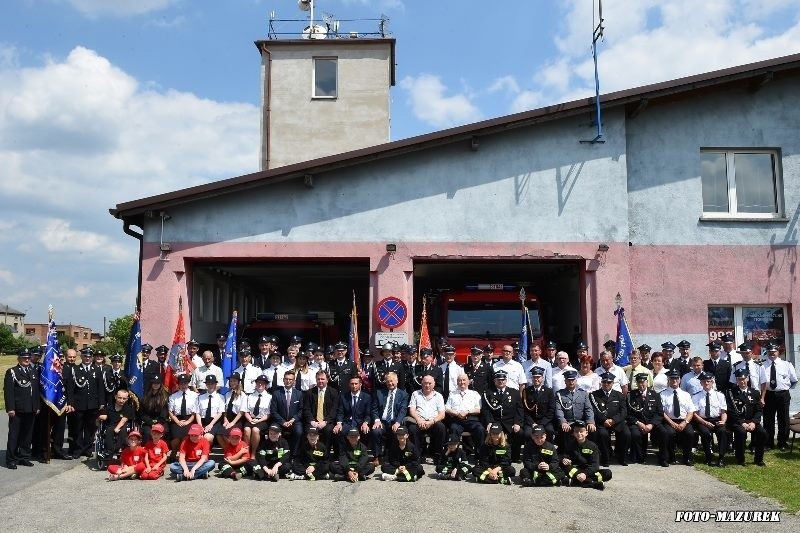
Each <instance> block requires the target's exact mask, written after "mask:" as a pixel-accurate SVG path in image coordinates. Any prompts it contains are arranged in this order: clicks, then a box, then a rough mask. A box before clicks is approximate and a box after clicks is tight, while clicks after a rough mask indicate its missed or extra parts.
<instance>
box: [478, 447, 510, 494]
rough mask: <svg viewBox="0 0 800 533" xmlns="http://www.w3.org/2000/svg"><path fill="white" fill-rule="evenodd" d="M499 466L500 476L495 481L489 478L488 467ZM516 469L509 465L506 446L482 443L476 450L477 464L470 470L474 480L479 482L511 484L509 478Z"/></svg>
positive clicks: (508, 453) (508, 454)
mask: <svg viewBox="0 0 800 533" xmlns="http://www.w3.org/2000/svg"><path fill="white" fill-rule="evenodd" d="M498 466H499V467H500V470H501V471H500V476H499V477H498V479H497V480H496V481H495V480H493V479H490V478H489V471H488V470H489V469H490V468H497V467H498ZM516 473H517V472H516V470H515V469H514V467H513V466H511V452H510V450H509V449H508V446H499V445H494V444H484V445H483V446H481V448H480V450H478V464H477V465H476V466H475V468H474V469H473V470H472V474H473V475H474V476H475V481H477V482H479V483H502V484H504V485H510V484H511V478H512V477H513V476H514V474H516Z"/></svg>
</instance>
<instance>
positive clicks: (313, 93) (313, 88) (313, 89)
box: [311, 56, 339, 100]
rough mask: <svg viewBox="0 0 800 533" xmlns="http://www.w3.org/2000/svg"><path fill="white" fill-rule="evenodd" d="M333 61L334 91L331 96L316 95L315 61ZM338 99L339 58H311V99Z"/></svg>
mask: <svg viewBox="0 0 800 533" xmlns="http://www.w3.org/2000/svg"><path fill="white" fill-rule="evenodd" d="M318 59H320V60H325V61H334V62H335V63H336V89H335V91H334V92H335V93H336V94H333V95H328V94H317V92H316V91H317V60H318ZM338 97H339V58H338V57H336V56H319V57H314V58H312V64H311V98H312V99H313V100H336V99H337V98H338Z"/></svg>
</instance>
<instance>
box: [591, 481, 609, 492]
mask: <svg viewBox="0 0 800 533" xmlns="http://www.w3.org/2000/svg"><path fill="white" fill-rule="evenodd" d="M592 488H593V489H597V490H603V489H604V488H606V486H605V484H604V483H603V482H602V481H595V482H593V483H592Z"/></svg>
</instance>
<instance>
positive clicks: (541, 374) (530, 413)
mask: <svg viewBox="0 0 800 533" xmlns="http://www.w3.org/2000/svg"><path fill="white" fill-rule="evenodd" d="M546 377H547V370H545V369H544V368H542V367H539V366H535V367H533V368H532V369H531V379H532V384H531V386H530V387H525V390H523V391H522V409H523V414H524V416H525V424H524V427H523V431H522V433H523V435H524V439H525V442H528V441H530V439H531V429H532V428H533V426H534V425H539V426H541V427H543V428H544V430H545V432H546V433H547V440H549V441H550V442H553V436H554V435H555V429H554V428H553V418H555V416H556V398H555V395H554V394H553V389H551V388H550V387H546V386H545V385H544V382H545V379H546Z"/></svg>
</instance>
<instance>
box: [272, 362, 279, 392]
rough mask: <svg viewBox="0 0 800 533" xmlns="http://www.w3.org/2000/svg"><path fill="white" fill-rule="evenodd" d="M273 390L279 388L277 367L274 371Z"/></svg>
mask: <svg viewBox="0 0 800 533" xmlns="http://www.w3.org/2000/svg"><path fill="white" fill-rule="evenodd" d="M272 388H273V389H277V388H278V367H275V368H274V369H273V370H272Z"/></svg>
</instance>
